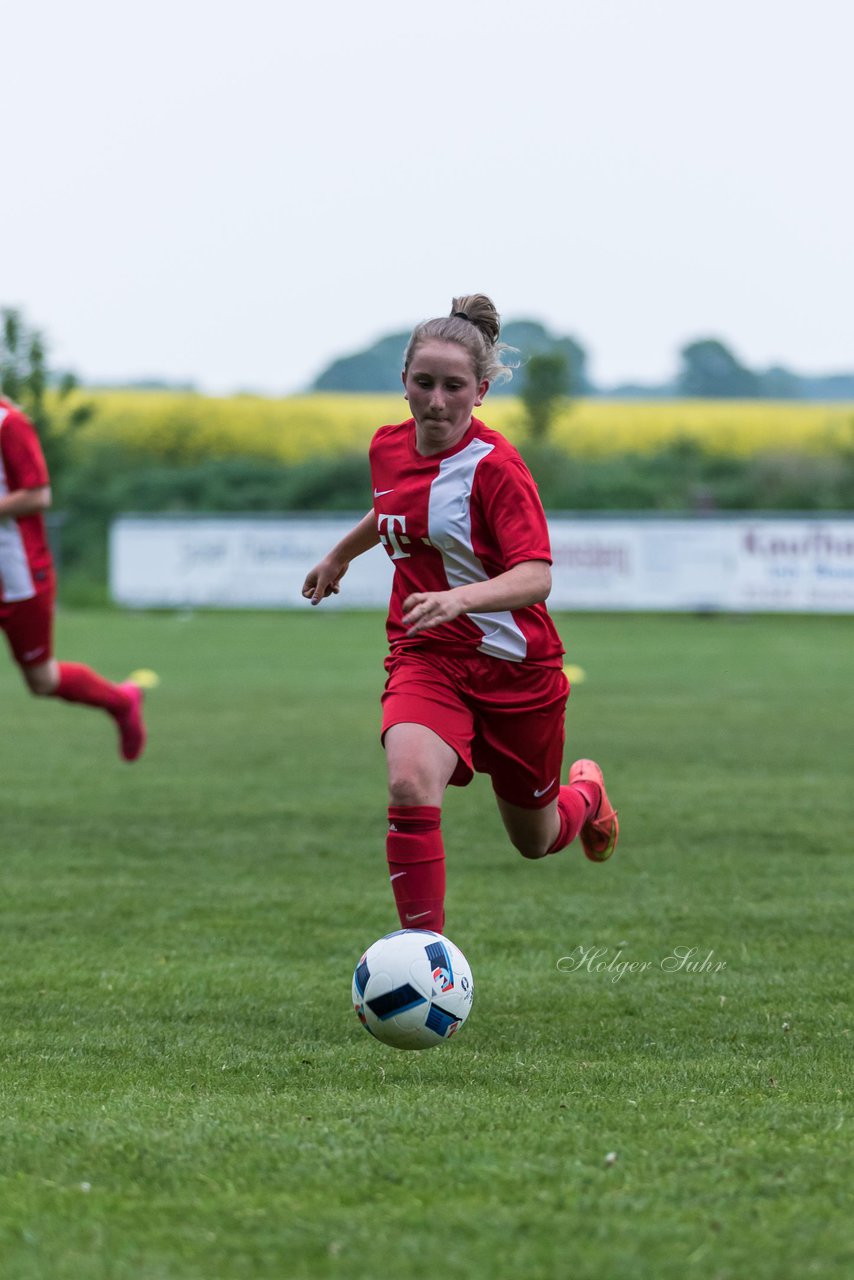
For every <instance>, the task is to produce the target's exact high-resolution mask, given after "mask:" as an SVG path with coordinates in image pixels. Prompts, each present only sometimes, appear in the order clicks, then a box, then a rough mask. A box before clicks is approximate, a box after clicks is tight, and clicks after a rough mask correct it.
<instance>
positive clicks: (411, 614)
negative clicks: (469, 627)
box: [403, 560, 552, 635]
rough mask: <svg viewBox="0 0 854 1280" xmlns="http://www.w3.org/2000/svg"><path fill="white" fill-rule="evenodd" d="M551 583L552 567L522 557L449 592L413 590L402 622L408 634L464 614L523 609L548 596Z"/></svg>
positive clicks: (406, 604) (541, 561) (542, 561)
mask: <svg viewBox="0 0 854 1280" xmlns="http://www.w3.org/2000/svg"><path fill="white" fill-rule="evenodd" d="M551 586H552V573H551V566H550V565H549V564H548V563H547V562H546V561H545V560H525V561H524V562H523V563H522V564H517V565H514V566H513V568H512V569H508V570H507V571H506V572H505V573H499V574H498V576H497V577H495V578H487V579H486V581H484V582H471V583H466V585H465V586H462V587H453V588H451V590H450V591H416V592H413V594H412V595H411V596H407V598H406V600H405V601H404V603H403V622H404V625H405V626H406V627H407V633H408V634H409V635H415V634H416V633H417V632H419V631H427V630H429V629H430V628H431V627H438V626H441V624H442V623H443V622H452V621H453V620H454V618H458V617H459V616H460V614H463V613H493V612H496V611H499V610H507V609H524V608H525V607H526V606H528V605H532V604H540V603H541V602H542V601H543V600H545V599H547V597H548V594H549V592H550V591H551Z"/></svg>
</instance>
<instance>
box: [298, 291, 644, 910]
mask: <svg viewBox="0 0 854 1280" xmlns="http://www.w3.org/2000/svg"><path fill="white" fill-rule="evenodd" d="M499 332H500V321H499V316H498V313H497V311H496V310H495V307H494V305H493V303H492V302H491V301H490V299H489V298H487V297H485V296H484V295H483V294H475V295H473V296H470V297H461V298H455V299H454V301H453V305H452V308H451V314H450V315H449V316H446V317H442V318H440V319H436V320H428V321H425V322H424V323H423V324H420V325H418V326H417V328H416V329H415V331H414V332H413V334H412V337H411V338H410V341H409V345H408V347H407V350H406V355H405V357H404V369H403V386H404V394H405V398H406V399H407V400H408V401H409V406H410V409H411V411H412V417H411V418H409V419H408V420H407V421H406V422H402V423H400V424H399V425H397V426H388V427H381V428H380V430H379V431H378V432H377V433H376V435H375V436H374V439H373V441H372V444H371V450H370V456H371V476H372V481H373V490H374V506H373V510H372V511H371V512H369V513H368V515H366V516H365V517H364V519H363V520H361V521H360V522H359V524H358V525H357V526H356V527H355V528H354V529H352V530H351V531H350V532H349V533H348V534H347V535H346V536H345V537H344V538H343V539H342V541H341V542H339V543H338V545H337V546H336V547H334V548H333V549H332V550H331V551H330V552H329V553H328V554H327V555H326V556H325V557H324V559H323V560H321V561H320V563H319V564H318V565H316V566H315V568H314V569H312V570H311V571H310V573H309V574H308V576H307V578H306V580H305V584H304V586H303V595H304V596H305V597H306V598H307V599H309V600H310V601H311V603H312V604H315V605H316V604H319V603H320V601H321V600H323V599H324V597H326V596H329V595H330V594H332V593H337V592H338V590H339V587H340V583H341V578H342V576H343V575H344V574H345V573H346V571H347V567H348V565H349V562H350V561H351V560H352V559H353V558H354V557H355V556H357V555H361V554H362V553H363V552H365V551H368V550H369V549H370V548H371V547H373V546H376V545H377V543H378V542H379V543H382V544H383V546H384V547H385V549H386V551H387V553H388V555H389V557H390V558H391V561H392V563H393V564H394V570H395V572H394V579H393V583H392V589H391V601H390V608H389V616H388V622H387V631H388V638H389V643H390V650H391V651H390V654H389V657H388V658H387V660H386V664H385V665H386V670H387V672H388V679H387V681H386V686H385V692H384V694H383V721H382V735H383V739H382V740H383V746H384V748H385V754H386V763H387V767H388V780H389V802H390V803H389V810H388V818H389V828H388V837H387V844H386V852H387V857H388V863H389V873H390V876H391V882H392V889H393V891H394V896H395V901H396V904H397V910H398V915H399V917H400V923H401V925H402V926H403V927H404V928H411V927H416V928H426V929H435V930H436V931H437V932H442V929H443V926H444V899H445V859H444V847H443V843H442V835H441V830H440V820H441V808H442V801H443V797H444V793H445V789H446V787H447V786H448V785H449V784H450V785H455V786H466V785H467V784H468V783H469V782H470V781H471V778H472V775H473V773H474V772H475V771H478V772H482V773H488V774H489V775H490V776H491V779H492V786H493V790H494V792H495V796H496V800H497V803H498V809H499V812H500V814H501V817H502V820H503V822H504V826H505V828H506V830H507V833H508V835H509V837H510V839H511V841H512V843H513V844H514V845H515V847H516V848H517V849H518V850H519V852H520V853H521V854H522V855H523V856H524V857H526V858H542V857H544V856H545V855H546V854H550V853H556V852H557V851H558V850H560V849H563V848H564V847H565V846H566V845H568V844H570V843H571V842H572V841H573V840H574V839H575V838H576V837H579V839H580V842H581V845H582V847H583V849H584V852H585V853H586V855H587V857H588V858H590V859H591V860H593V861H595V862H602V861H604V860H605V859H606V858H608V857H610V855H611V854H612V853H613V851H614V847H615V846H616V843H617V836H618V832H619V826H618V822H617V814H616V811H615V810H614V808H613V807H612V805H611V803H610V801H609V799H608V796H607V793H606V791H605V784H604V780H603V778H602V771H601V769H600V768H599V766H598V765H597V764H596V763H594V762H593V761H592V760H576V761H575V763H574V764H573V765H572V767H571V769H570V771H569V780H568V783H567V785H565V786H561V783H560V774H561V767H562V756H563V742H564V716H565V711H566V700H567V696H568V694H569V685H568V682H567V679H566V677H565V675H564V674H563V646H562V645H561V642H560V637H559V636H558V634H557V631H556V630H555V627H554V624H553V622H552V620H551V618H550V617H549V614H548V611H547V609H546V607H545V603H544V602H545V600H546V597H547V596H548V594H549V591H550V590H551V567H550V566H551V549H550V545H549V535H548V528H547V525H546V518H545V514H544V512H543V508H542V504H541V502H540V498H539V494H538V493H537V488H536V485H535V484H534V481H533V479H532V477H531V474H530V472H529V471H528V469H527V467H526V466H525V463H524V462H523V461H522V458H521V457H520V456H519V454H518V453H517V451H516V450H515V449H514V448H513V446H512V445H511V444H510V443H509V442H508V441H507V440H505V439H504V437H503V436H501V435H500V434H499V433H498V432H497V431H492V430H490V428H489V427H486V426H485V425H484V424H483V423H482V422H480V421H479V420H478V419H477V418H475V417H473V416H472V411H473V410H474V409H475V408H476V407H477V406H478V405H480V404H481V403H482V402H483V399H484V396H485V395H486V393H487V391H488V389H489V385H490V382H492V381H493V380H494V379H495V378H497V377H506V376H507V375H508V372H509V371H508V370H507V369H506V367H505V366H504V365H503V364H502V361H501V353H502V350H503V349H504V348H502V346H501V344H500V343H499V342H498V337H499Z"/></svg>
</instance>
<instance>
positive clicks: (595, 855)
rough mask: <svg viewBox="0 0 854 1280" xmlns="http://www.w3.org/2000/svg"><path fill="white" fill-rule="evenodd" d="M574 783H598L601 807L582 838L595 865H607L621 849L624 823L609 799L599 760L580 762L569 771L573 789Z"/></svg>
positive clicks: (579, 835) (583, 845)
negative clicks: (600, 863) (620, 841)
mask: <svg viewBox="0 0 854 1280" xmlns="http://www.w3.org/2000/svg"><path fill="white" fill-rule="evenodd" d="M574 782H595V784H596V786H597V787H598V788H599V791H600V799H599V808H598V809H597V810H596V813H595V814H594V816H593V817H592V818H588V819H587V821H586V822H585V823H584V826H583V827H582V828H581V830H580V832H579V833H578V838H579V840H580V841H581V845H582V848H583V849H584V852H585V854H586V855H587V857H588V858H589V859H590V861H591V862H604V861H605V860H606V858H610V856H611V854H612V853H613V852H614V850H615V849H616V847H617V838H618V837H619V834H620V824H619V822H618V821H617V810H616V809H615V808H614V807H613V805H612V804H611V801H610V800H609V799H608V793H607V791H606V790H605V780H604V778H603V777H602V770H601V769H600V768H599V766H598V764H597V763H596V761H595V760H576V762H575V764H574V765H572V767H571V768H570V770H569V785H570V786H572V784H573V783H574Z"/></svg>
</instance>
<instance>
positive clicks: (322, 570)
mask: <svg viewBox="0 0 854 1280" xmlns="http://www.w3.org/2000/svg"><path fill="white" fill-rule="evenodd" d="M348 568H349V565H348V564H341V563H340V562H339V563H332V562H331V561H329V560H321V562H320V564H317V565H315V566H314V568H313V569H312V570H310V572H309V573H308V575H307V577H306V580H305V582H304V583H303V584H302V594H303V595H304V596H305V598H306V600H310V601H311V603H312V604H320V602H321V600H325V599H326V598H327V597H328V596H337V595H338V592H339V591H340V590H341V579H342V578H343V577H344V574H345V573H346V572H347V570H348Z"/></svg>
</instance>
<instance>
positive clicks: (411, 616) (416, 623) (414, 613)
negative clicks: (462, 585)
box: [403, 591, 465, 636]
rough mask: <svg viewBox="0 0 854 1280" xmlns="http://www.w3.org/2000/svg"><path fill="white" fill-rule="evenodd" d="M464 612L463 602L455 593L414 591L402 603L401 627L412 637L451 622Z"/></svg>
mask: <svg viewBox="0 0 854 1280" xmlns="http://www.w3.org/2000/svg"><path fill="white" fill-rule="evenodd" d="M464 612H465V609H464V608H463V602H462V600H461V599H460V597H459V596H458V595H457V593H456V592H455V591H416V592H414V593H413V594H412V595H411V596H407V597H406V599H405V600H404V602H403V625H404V626H405V627H406V634H407V635H409V636H414V635H415V634H416V632H418V631H429V630H430V628H431V627H439V626H441V625H442V623H443V622H453V620H454V618H458V617H459V616H460V614H461V613H464Z"/></svg>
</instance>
